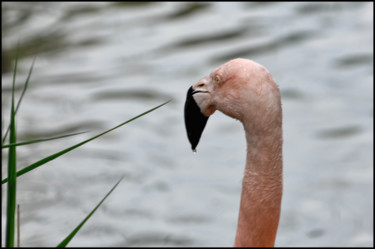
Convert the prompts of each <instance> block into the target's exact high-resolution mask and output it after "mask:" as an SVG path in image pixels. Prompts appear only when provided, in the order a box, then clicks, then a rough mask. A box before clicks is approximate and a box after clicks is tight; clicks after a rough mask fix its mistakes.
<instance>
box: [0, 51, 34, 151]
mask: <svg viewBox="0 0 375 249" xmlns="http://www.w3.org/2000/svg"><path fill="white" fill-rule="evenodd" d="M17 53H18V52H17ZM17 56H18V55H17ZM35 59H36V58H34V60H33V63H32V64H31V67H30V70H29V74H28V75H27V78H26V82H25V85H24V86H23V90H22V93H21V96H20V98H19V100H18V103H17V107H16V110H15V112H14V115H16V114H17V111H18V108H19V107H20V105H21V101H22V99H23V96H24V95H25V92H26V90H27V87H28V85H29V81H30V77H31V73H32V71H33V68H34V63H35ZM16 64H17V61H16ZM15 81H16V69H15V71H14V74H13V84H14V82H15ZM9 127H10V125H9V126H8V128H7V130H6V132H5V134H4V137H3V141H2V144H3V143H4V142H5V139H6V137H7V135H8V132H9ZM9 143H10V142H9Z"/></svg>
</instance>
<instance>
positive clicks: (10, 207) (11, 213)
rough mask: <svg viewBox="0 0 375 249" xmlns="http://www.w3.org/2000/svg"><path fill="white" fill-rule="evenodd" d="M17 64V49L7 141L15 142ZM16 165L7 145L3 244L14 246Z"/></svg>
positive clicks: (12, 147) (13, 147)
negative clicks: (6, 185) (5, 211)
mask: <svg viewBox="0 0 375 249" xmlns="http://www.w3.org/2000/svg"><path fill="white" fill-rule="evenodd" d="M17 64H18V51H17V55H16V60H15V64H14V74H13V85H12V105H11V111H10V125H9V127H10V129H9V130H10V132H9V142H10V143H16V142H17V137H16V123H15V119H14V117H15V110H14V85H15V81H16V72H17ZM16 172H17V167H16V147H15V146H10V147H9V154H8V178H9V183H8V191H7V222H6V231H5V246H6V247H14V230H15V216H16V192H17V191H16V190H17V176H16Z"/></svg>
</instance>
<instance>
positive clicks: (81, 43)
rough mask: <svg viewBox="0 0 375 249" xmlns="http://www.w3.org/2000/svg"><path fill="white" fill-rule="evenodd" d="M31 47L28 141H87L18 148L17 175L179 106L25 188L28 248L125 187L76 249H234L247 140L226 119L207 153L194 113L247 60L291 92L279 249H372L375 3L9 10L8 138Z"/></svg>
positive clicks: (212, 126)
mask: <svg viewBox="0 0 375 249" xmlns="http://www.w3.org/2000/svg"><path fill="white" fill-rule="evenodd" d="M18 42H19V43H20V61H19V70H18V74H17V89H18V92H17V93H18V95H19V94H20V91H21V88H22V82H23V81H24V80H25V78H26V77H27V73H28V70H29V67H30V65H31V63H32V60H33V58H34V57H36V63H35V67H34V70H33V74H32V80H31V82H30V86H29V89H28V91H27V93H26V96H25V98H24V101H23V104H22V106H21V108H20V110H19V113H18V114H17V116H18V118H17V122H18V124H17V129H18V134H19V140H20V141H22V140H27V139H33V138H40V137H48V136H54V135H60V134H66V133H71V132H79V131H89V132H88V133H85V134H81V135H79V136H77V137H71V138H66V139H62V140H57V141H52V142H48V143H39V144H35V145H32V146H23V147H19V151H18V157H19V158H18V162H19V168H23V167H25V166H27V165H29V164H31V163H33V162H35V161H37V160H38V159H40V158H42V157H43V156H47V155H50V154H52V153H54V152H56V151H58V150H61V149H63V148H66V147H67V146H70V145H73V144H75V143H78V142H80V141H82V140H83V139H85V138H89V137H90V136H93V135H94V134H97V133H99V132H100V131H103V130H105V129H107V128H110V127H113V126H115V125H117V124H119V123H121V122H123V121H125V120H127V119H130V118H131V117H133V116H135V115H137V114H139V113H141V112H143V111H146V110H148V109H150V108H152V107H154V106H156V105H158V104H161V103H163V102H164V101H167V100H169V99H172V102H170V103H169V104H167V105H166V106H164V107H162V108H161V109H158V110H156V111H155V112H153V113H151V114H149V115H147V116H144V117H142V118H141V119H139V120H137V121H135V122H133V123H130V124H128V125H126V126H125V127H123V128H120V129H119V130H117V131H114V132H113V133H110V134H108V135H106V136H104V137H102V138H100V139H98V140H97V141H95V142H92V143H88V144H86V145H84V146H83V147H81V148H80V149H77V150H75V151H73V152H70V153H69V154H67V155H65V156H64V157H61V158H59V159H56V160H54V161H52V162H50V163H49V164H48V165H46V166H43V167H42V168H39V169H38V170H35V171H33V172H31V173H28V174H27V175H24V176H22V177H20V178H18V179H19V181H18V187H19V189H18V202H19V203H20V205H21V209H22V211H21V218H22V225H21V241H22V242H21V243H22V245H23V246H38V247H39V246H56V245H57V244H58V243H59V242H60V241H61V240H62V239H63V238H65V236H66V235H67V234H68V233H69V232H70V231H71V230H73V228H74V227H75V226H76V225H77V224H78V223H79V222H80V221H81V220H82V219H83V218H84V217H85V215H87V214H88V213H89V212H90V211H91V209H92V208H93V207H94V206H95V205H96V204H97V203H98V202H99V201H100V200H101V198H102V197H103V196H104V195H105V194H106V193H107V191H109V189H110V188H111V187H112V186H113V184H114V183H115V182H116V181H117V180H118V179H119V178H120V176H121V175H124V176H125V178H124V180H123V181H122V183H121V184H120V185H119V186H118V188H117V189H116V190H115V191H114V192H113V194H112V195H111V196H110V197H109V198H108V199H107V201H106V202H105V203H104V205H103V206H102V207H101V208H100V209H99V210H98V211H97V213H95V215H94V216H93V218H92V219H91V220H90V221H89V222H87V224H86V225H85V226H84V227H83V228H82V229H81V231H80V232H79V233H78V234H77V236H76V237H75V238H74V239H73V240H72V241H71V243H70V244H69V245H70V246H231V245H233V242H234V236H235V230H236V225H237V224H236V223H237V216H238V208H239V200H240V191H241V177H242V172H243V167H244V164H245V146H246V145H245V138H244V133H243V129H242V126H241V124H240V123H239V122H236V121H234V120H232V119H230V118H228V117H226V116H224V115H223V114H221V113H215V115H214V116H212V117H211V118H210V120H209V122H208V124H207V127H206V129H205V132H204V134H203V136H202V138H201V142H200V144H199V145H198V153H197V154H193V153H192V152H191V150H190V145H189V143H188V141H187V137H186V134H185V130H184V124H183V104H184V99H185V94H186V91H187V89H188V87H190V85H191V84H193V83H194V82H196V81H197V80H198V79H200V78H201V77H203V76H204V75H206V74H208V73H209V72H211V70H213V69H215V68H216V67H217V66H219V65H221V64H222V63H224V62H226V61H227V60H229V59H231V58H235V57H245V58H249V59H253V60H255V61H257V62H259V63H261V64H263V65H265V66H266V67H267V68H268V69H269V71H270V72H271V73H272V75H273V77H274V78H275V79H276V81H277V83H278V84H279V86H280V89H281V93H282V103H283V114H284V195H283V203H282V214H281V220H280V226H279V231H278V236H277V240H276V245H277V246H373V4H372V3H358V2H356V3H263V2H262V3H244V2H241V3H147V2H143V3H91V4H90V3H20V2H19V3H2V44H3V45H2V122H3V125H6V124H8V120H9V108H10V106H9V103H10V98H9V97H10V91H9V90H10V87H11V82H12V73H11V70H12V65H13V61H12V59H13V58H14V52H15V50H16V47H17V43H18ZM3 131H4V127H3ZM6 155H7V152H6V151H4V153H3V156H4V159H3V160H2V161H3V163H4V162H6V160H5V158H6ZM4 165H6V164H5V163H4ZM2 172H3V176H4V175H6V167H3V168H2ZM5 190H6V187H3V189H2V194H3V193H6V192H5ZM2 200H4V201H3V203H2V214H3V216H2V218H3V219H2V227H3V228H4V227H5V219H4V213H5V208H4V205H5V204H4V202H5V196H4V197H3V198H2ZM3 231H5V230H4V229H3ZM2 236H3V234H2Z"/></svg>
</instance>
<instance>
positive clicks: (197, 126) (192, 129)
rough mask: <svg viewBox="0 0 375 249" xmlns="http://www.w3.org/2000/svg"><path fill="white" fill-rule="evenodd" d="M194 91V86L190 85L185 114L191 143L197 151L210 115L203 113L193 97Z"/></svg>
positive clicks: (192, 147)
mask: <svg viewBox="0 0 375 249" xmlns="http://www.w3.org/2000/svg"><path fill="white" fill-rule="evenodd" d="M193 92H194V89H193V87H190V88H189V90H188V92H187V95H186V101H185V110H184V116H185V128H186V132H187V136H188V139H189V142H190V144H191V149H192V150H193V151H194V152H195V151H196V148H197V145H198V143H199V139H200V137H201V135H202V133H203V130H204V127H205V126H206V123H207V120H208V117H206V116H205V115H203V114H202V112H201V110H200V108H199V106H198V105H197V103H196V102H195V100H194V98H193Z"/></svg>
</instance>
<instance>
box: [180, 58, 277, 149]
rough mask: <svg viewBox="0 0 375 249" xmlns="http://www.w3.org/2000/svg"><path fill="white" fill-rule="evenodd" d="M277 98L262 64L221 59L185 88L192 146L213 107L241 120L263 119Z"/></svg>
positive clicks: (194, 145)
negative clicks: (223, 60) (209, 70)
mask: <svg viewBox="0 0 375 249" xmlns="http://www.w3.org/2000/svg"><path fill="white" fill-rule="evenodd" d="M276 101H280V93H279V89H278V87H277V85H276V84H275V83H274V80H273V79H272V76H271V75H270V73H269V72H268V70H267V69H266V68H265V67H263V66H262V65H260V64H258V63H256V62H254V61H251V60H248V59H242V58H237V59H233V60H230V61H228V62H226V63H224V64H223V65H221V66H219V67H218V68H217V69H216V70H214V71H213V72H211V73H210V74H209V75H208V76H205V77H203V78H202V79H200V80H199V81H198V82H197V83H195V84H194V85H193V86H191V87H190V88H189V90H188V93H187V96H186V102H185V127H186V131H187V135H188V139H189V141H190V143H191V147H192V150H193V151H195V148H196V146H197V145H198V142H199V139H200V137H201V135H202V132H203V129H204V127H205V125H206V123H207V120H208V117H209V116H210V115H212V114H213V113H214V112H215V111H216V110H219V111H221V112H223V113H224V114H226V115H228V116H230V117H232V118H235V119H238V120H240V121H241V122H246V121H245V120H262V115H264V114H265V112H266V113H267V112H269V110H271V109H272V108H270V107H272V106H277V103H276Z"/></svg>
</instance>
